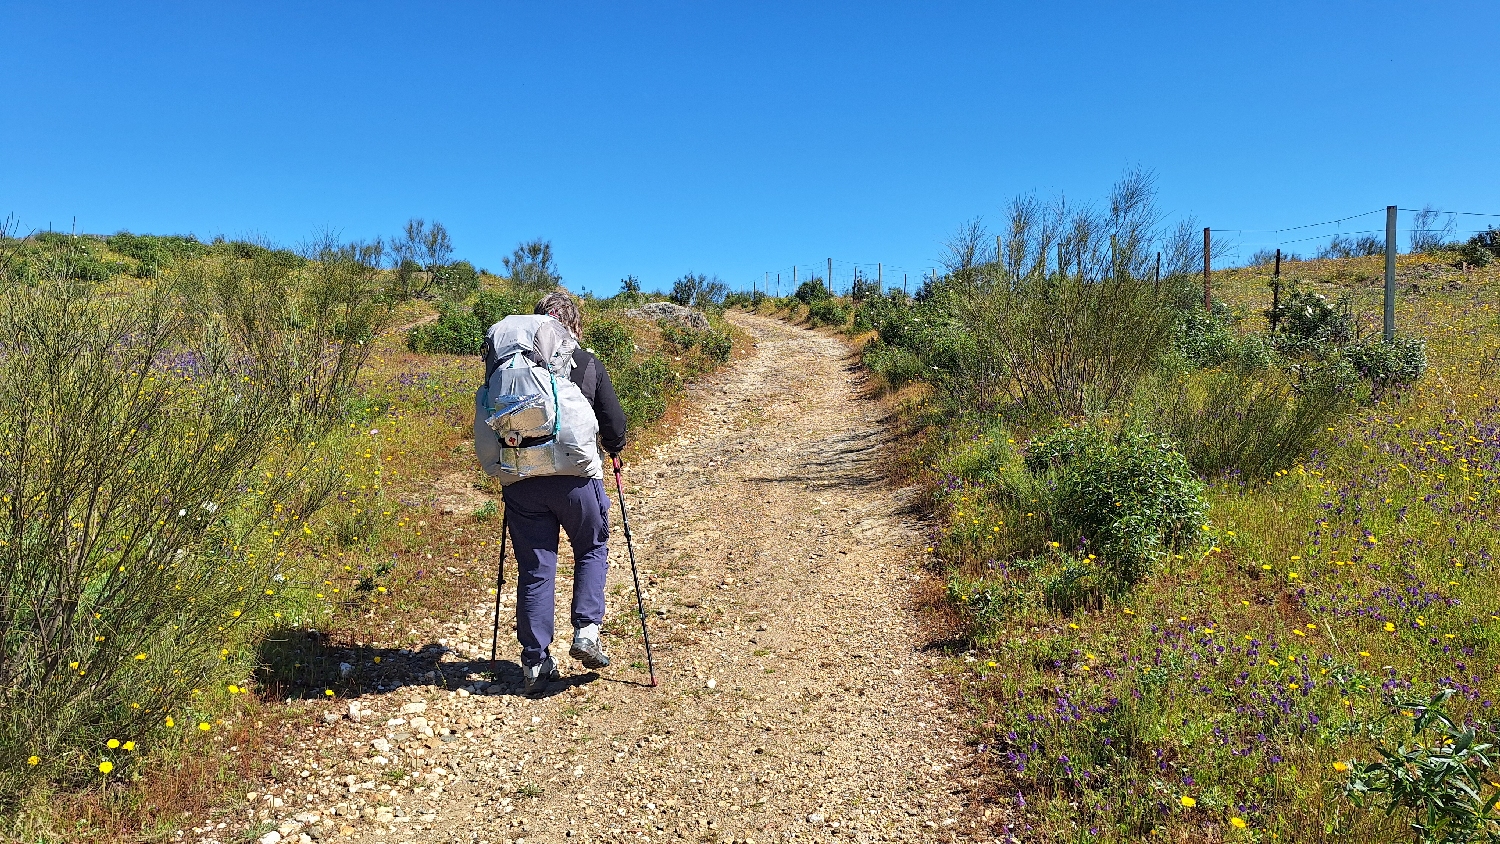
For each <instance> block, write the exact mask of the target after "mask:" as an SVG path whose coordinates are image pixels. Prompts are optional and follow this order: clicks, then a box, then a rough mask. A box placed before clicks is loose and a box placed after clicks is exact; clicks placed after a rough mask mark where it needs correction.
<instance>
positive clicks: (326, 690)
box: [323, 689, 333, 697]
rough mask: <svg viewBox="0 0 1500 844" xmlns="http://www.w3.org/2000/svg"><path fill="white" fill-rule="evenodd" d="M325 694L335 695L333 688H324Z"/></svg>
mask: <svg viewBox="0 0 1500 844" xmlns="http://www.w3.org/2000/svg"><path fill="white" fill-rule="evenodd" d="M323 694H325V695H328V696H329V697H333V689H324V690H323Z"/></svg>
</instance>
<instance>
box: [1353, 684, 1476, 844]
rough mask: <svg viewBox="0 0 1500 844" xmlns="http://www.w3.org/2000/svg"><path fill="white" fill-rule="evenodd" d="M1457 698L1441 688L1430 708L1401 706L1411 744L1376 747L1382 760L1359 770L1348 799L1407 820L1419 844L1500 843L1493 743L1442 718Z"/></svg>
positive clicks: (1425, 703) (1412, 704)
mask: <svg viewBox="0 0 1500 844" xmlns="http://www.w3.org/2000/svg"><path fill="white" fill-rule="evenodd" d="M1452 696H1453V690H1452V689H1444V690H1443V691H1441V692H1439V693H1438V694H1437V695H1435V696H1434V697H1433V698H1432V699H1431V700H1428V701H1410V702H1405V703H1400V704H1398V705H1397V709H1398V710H1401V711H1404V712H1405V713H1407V714H1408V715H1409V717H1411V719H1412V723H1411V738H1410V740H1409V741H1402V742H1400V743H1398V744H1397V745H1396V746H1395V747H1387V746H1385V745H1384V744H1380V745H1377V746H1376V751H1377V752H1378V753H1379V754H1380V758H1379V759H1377V760H1374V761H1372V762H1368V763H1366V764H1364V765H1357V766H1355V767H1354V769H1353V770H1352V772H1351V773H1350V775H1349V779H1348V780H1347V781H1346V782H1345V783H1344V793H1345V794H1346V795H1347V796H1348V797H1349V798H1350V800H1351V802H1353V803H1354V804H1355V805H1357V806H1364V805H1366V804H1367V803H1370V802H1376V803H1378V804H1381V805H1383V807H1384V808H1385V812H1386V814H1387V815H1390V814H1394V813H1396V812H1398V811H1402V812H1407V813H1409V814H1410V815H1411V818H1412V820H1411V829H1412V831H1413V832H1414V833H1415V838H1416V840H1417V841H1418V842H1421V844H1468V842H1493V841H1496V840H1497V839H1500V812H1497V811H1496V808H1495V807H1496V804H1497V803H1500V787H1497V786H1496V785H1495V780H1496V774H1497V773H1500V765H1497V764H1496V759H1495V749H1494V745H1493V743H1491V742H1484V741H1480V739H1479V733H1478V731H1476V730H1475V728H1474V727H1472V726H1459V725H1458V724H1456V723H1454V722H1453V720H1452V719H1450V718H1449V717H1448V716H1447V715H1446V714H1445V713H1444V712H1443V707H1444V704H1446V703H1447V701H1448V699H1449V698H1451V697H1452ZM1372 798H1373V801H1372Z"/></svg>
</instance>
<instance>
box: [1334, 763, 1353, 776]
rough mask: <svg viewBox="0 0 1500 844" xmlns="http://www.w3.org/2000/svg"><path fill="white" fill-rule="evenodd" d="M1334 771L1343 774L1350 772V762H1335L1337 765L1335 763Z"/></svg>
mask: <svg viewBox="0 0 1500 844" xmlns="http://www.w3.org/2000/svg"><path fill="white" fill-rule="evenodd" d="M1333 769H1334V770H1335V771H1338V772H1340V773H1343V772H1344V771H1347V770H1349V763H1348V762H1335V763H1333Z"/></svg>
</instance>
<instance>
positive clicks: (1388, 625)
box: [1385, 621, 1396, 633]
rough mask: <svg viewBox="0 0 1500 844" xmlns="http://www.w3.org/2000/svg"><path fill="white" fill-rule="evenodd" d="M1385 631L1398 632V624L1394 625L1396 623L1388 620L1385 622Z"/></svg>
mask: <svg viewBox="0 0 1500 844" xmlns="http://www.w3.org/2000/svg"><path fill="white" fill-rule="evenodd" d="M1385 632H1387V633H1395V632H1396V625H1394V624H1392V623H1390V622H1389V621H1387V622H1386V623H1385Z"/></svg>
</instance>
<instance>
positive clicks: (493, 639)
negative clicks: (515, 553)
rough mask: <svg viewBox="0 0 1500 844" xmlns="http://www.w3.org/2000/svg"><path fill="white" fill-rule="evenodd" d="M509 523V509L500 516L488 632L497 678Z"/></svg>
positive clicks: (491, 663) (494, 673) (491, 674)
mask: <svg viewBox="0 0 1500 844" xmlns="http://www.w3.org/2000/svg"><path fill="white" fill-rule="evenodd" d="M509 523H510V511H509V510H507V511H506V512H505V513H503V514H502V515H501V516H500V573H499V574H498V575H496V576H495V629H494V632H493V633H491V634H490V676H491V677H494V678H495V679H499V676H500V675H499V671H498V666H496V665H495V651H496V649H498V648H499V647H500V593H501V592H503V591H505V540H506V539H508V538H510V532H509V531H507V530H506V528H507V527H508V526H509Z"/></svg>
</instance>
